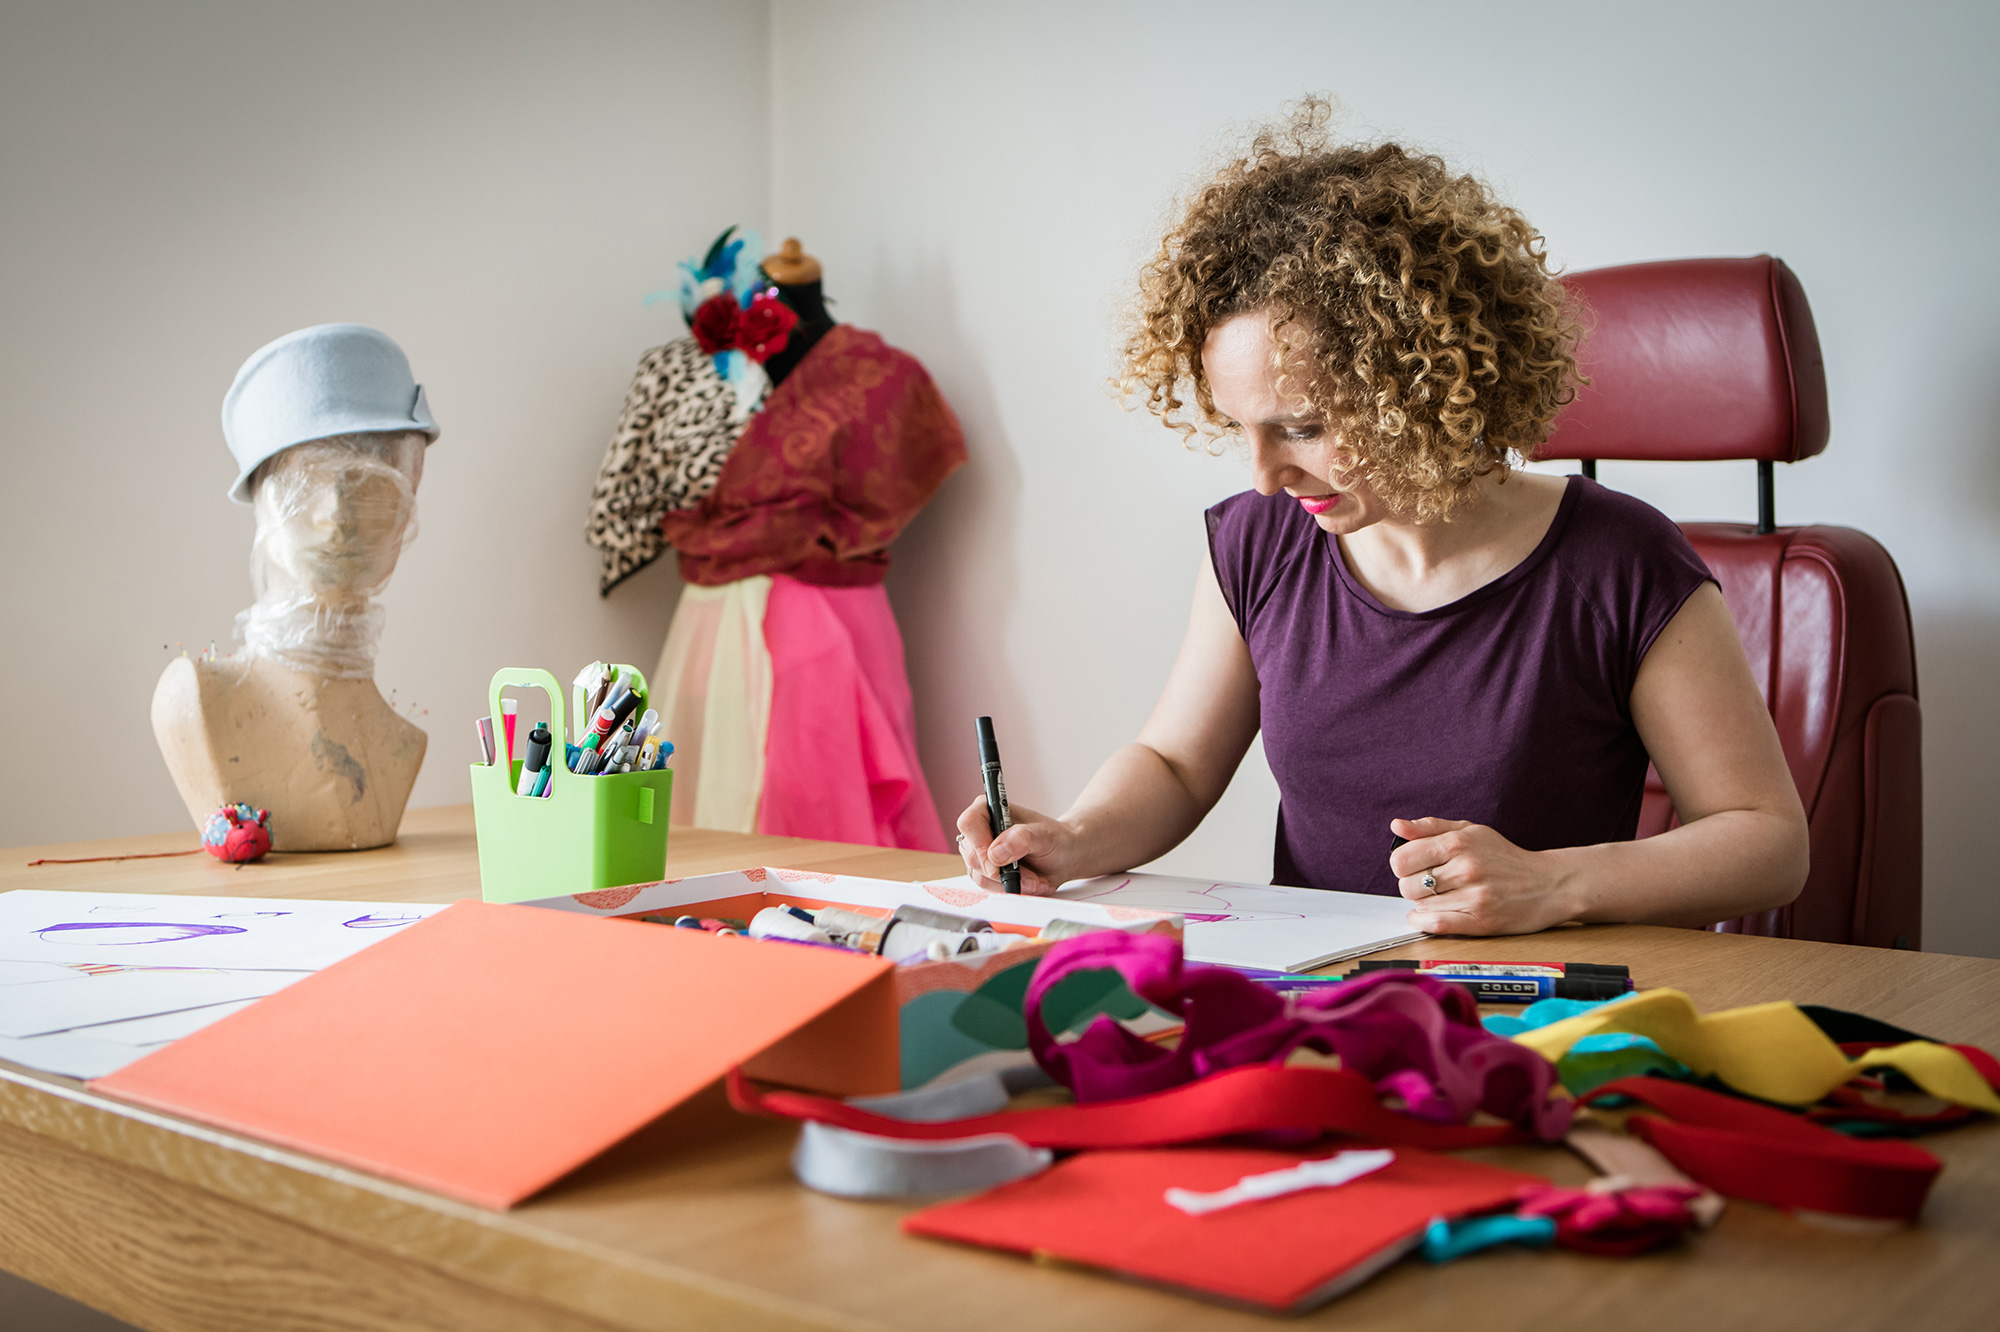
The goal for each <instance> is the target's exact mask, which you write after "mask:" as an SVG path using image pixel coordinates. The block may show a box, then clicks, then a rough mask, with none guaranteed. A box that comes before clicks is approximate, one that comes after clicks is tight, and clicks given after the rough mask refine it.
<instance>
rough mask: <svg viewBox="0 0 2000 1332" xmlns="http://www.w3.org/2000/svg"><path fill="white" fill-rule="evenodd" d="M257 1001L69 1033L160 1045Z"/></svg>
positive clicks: (107, 1024)
mask: <svg viewBox="0 0 2000 1332" xmlns="http://www.w3.org/2000/svg"><path fill="white" fill-rule="evenodd" d="M264 974H265V975H274V974H279V975H281V974H283V973H273V972H266V973H264ZM256 1002H257V1001H256V1000H255V999H238V1000H237V1001H235V1002H234V1003H228V1004H209V1005H207V1006H206V1007H203V1008H189V1009H185V1010H183V1011H181V1012H178V1013H156V1014H154V1015H153V1016H152V1017H142V1018H132V1019H130V1020H128V1021H125V1022H105V1023H100V1024H99V1025H97V1026H95V1027H78V1028H77V1029H76V1030H75V1031H72V1032H70V1033H68V1034H69V1035H71V1036H77V1037H87V1038H89V1039H90V1040H93V1041H116V1042H117V1043H118V1044H120V1045H145V1046H156V1045H163V1044H165V1043H166V1042H168V1041H177V1040H179V1039H180V1038H181V1037H183V1036H192V1035H194V1034H195V1033H196V1032H198V1031H200V1030H201V1029H202V1028H203V1027H206V1026H209V1025H210V1024H212V1023H216V1022H220V1021H222V1019H224V1018H226V1017H228V1016H229V1015H230V1014H231V1013H241V1012H242V1011H243V1010H244V1009H246V1008H248V1007H250V1005H252V1004H254V1003H256Z"/></svg>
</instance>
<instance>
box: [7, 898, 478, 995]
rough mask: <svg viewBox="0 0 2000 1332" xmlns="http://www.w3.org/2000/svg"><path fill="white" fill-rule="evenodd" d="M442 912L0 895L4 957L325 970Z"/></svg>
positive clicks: (378, 905) (290, 901) (410, 906)
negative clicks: (433, 913) (407, 926)
mask: <svg viewBox="0 0 2000 1332" xmlns="http://www.w3.org/2000/svg"><path fill="white" fill-rule="evenodd" d="M442 909H443V908H442V907H440V906H436V905H432V904H429V903H405V902H315V901H307V900H303V899H294V898H274V897H261V898H260V897H175V896H167V895H163V894H157V893H57V892H44V891H41V890H39V889H32V888H22V889H16V890H15V891H13V892H10V893H0V959H6V960H8V961H15V962H57V963H75V962H93V963H107V964H113V965H122V966H147V967H226V968H231V969H235V970H264V971H317V970H319V969H320V968H321V967H326V966H331V965H333V964H334V963H335V962H338V961H340V960H341V959H342V958H344V957H349V956H351V955H353V954H355V953H358V952H360V951H361V950H362V949H364V948H366V947H367V946H368V945H369V944H372V943H374V942H376V941H377V940H380V939H383V938H386V937H387V936H388V935H390V934H392V933H394V932H395V931H396V930H398V929H401V928H402V927H404V926H406V925H411V924H414V923H415V922H417V921H419V920H422V919H423V918H424V917H425V916H428V915H430V914H431V913H432V912H434V911H440V910H442ZM63 983H65V984H66V983H67V982H63Z"/></svg>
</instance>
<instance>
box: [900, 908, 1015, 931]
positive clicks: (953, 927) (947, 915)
mask: <svg viewBox="0 0 2000 1332" xmlns="http://www.w3.org/2000/svg"><path fill="white" fill-rule="evenodd" d="M889 919H890V920H892V921H896V920H908V921H914V922H915V923H917V924H919V925H928V926H930V927H931V928H932V929H934V930H946V931H949V932H950V933H952V934H980V933H985V932H987V931H990V930H991V929H992V928H993V922H991V921H987V920H975V919H974V918H972V917H971V916H955V915H953V914H952V913H951V912H949V911H933V910H931V909H930V908H929V907H920V906H899V907H897V908H896V914H895V915H893V916H891V917H889Z"/></svg>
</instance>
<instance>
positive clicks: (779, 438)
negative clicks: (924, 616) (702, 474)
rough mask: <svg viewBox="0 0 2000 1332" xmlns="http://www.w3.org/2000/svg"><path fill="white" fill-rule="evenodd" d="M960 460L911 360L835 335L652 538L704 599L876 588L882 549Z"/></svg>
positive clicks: (954, 427) (959, 439) (853, 335)
mask: <svg viewBox="0 0 2000 1332" xmlns="http://www.w3.org/2000/svg"><path fill="white" fill-rule="evenodd" d="M964 461H965V435H964V433H963V432H962V431H961V430H960V429H959V425H958V418H957V417H955V416H953V415H952V412H951V408H950V407H949V406H947V405H946V404H945V400H944V398H943V397H942V396H941V395H940V394H939V393H938V391H937V386H936V385H935V384H933V383H932V382H931V377H930V376H929V375H928V374H926V373H925V371H924V368H923V366H921V365H919V364H918V363H917V361H916V358H914V357H912V356H910V355H909V354H907V353H905V352H900V351H897V350H896V349H895V348H894V347H891V346H890V345H889V344H888V343H886V342H884V341H882V339H881V338H879V337H877V336H876V335H875V334H873V333H869V332H867V331H865V330H863V329H858V328H854V327H852V326H851V325H847V324H836V325H835V326H834V327H833V328H832V329H830V330H829V331H828V332H827V333H826V335H825V336H824V337H822V338H821V339H820V340H819V342H818V343H816V344H815V345H814V346H813V349H812V350H811V351H810V352H808V353H807V354H806V357H805V359H804V360H802V361H800V362H799V363H798V365H797V366H796V367H795V368H794V369H793V370H792V373H791V374H789V375H787V376H786V377H785V380H784V382H783V383H781V384H779V385H778V386H777V387H776V388H774V389H772V390H771V393H770V396H769V397H768V398H766V399H765V402H764V407H763V410H762V411H760V412H758V413H757V414H756V415H755V416H753V417H751V418H750V423H749V425H748V426H746V427H745V428H744V431H743V434H742V436H741V437H740V438H739V439H738V440H737V441H736V447H735V448H734V449H732V450H731V451H730V454H729V461H728V462H726V463H725V464H723V468H722V475H721V477H720V478H719V479H718V480H717V481H716V483H715V488H714V489H713V490H711V491H710V492H709V493H708V496H707V497H706V498H705V499H703V500H702V502H701V503H700V505H699V506H697V507H695V508H693V509H682V510H678V511H675V512H670V513H668V514H667V515H666V516H665V517H664V518H663V519H661V522H660V530H661V532H662V533H663V534H664V535H665V536H666V539H667V541H668V542H669V543H670V544H672V546H673V547H674V549H675V550H677V551H679V552H680V568H681V578H682V579H683V580H685V581H687V582H690V583H698V584H701V585H702V586H704V587H717V586H720V585H721V584H724V583H733V582H735V581H736V580H737V579H739V578H753V577H755V576H757V575H758V574H780V573H783V574H790V575H791V576H792V577H794V578H796V579H798V580H799V581H800V582H803V583H816V584H819V585H821V586H824V587H859V586H867V585H870V584H874V583H879V582H881V581H882V579H883V577H884V576H885V575H886V574H887V573H888V570H889V543H890V542H892V541H894V540H895V539H896V536H897V534H898V533H900V532H901V531H902V530H903V527H904V525H905V524H906V523H908V522H909V521H910V519H911V518H913V517H915V516H916V513H917V511H918V510H919V509H921V508H923V506H924V505H925V504H926V503H928V502H929V501H930V498H931V496H932V495H935V494H936V493H937V489H938V487H939V486H941V485H943V484H944V479H945V478H946V477H948V476H950V475H951V474H952V472H953V471H954V470H955V469H956V468H958V466H959V465H960V464H962V463H963V462H964Z"/></svg>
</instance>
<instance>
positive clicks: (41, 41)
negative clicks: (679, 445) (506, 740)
mask: <svg viewBox="0 0 2000 1332" xmlns="http://www.w3.org/2000/svg"><path fill="white" fill-rule="evenodd" d="M768 19H769V15H768V11H767V9H766V7H765V6H764V5H762V4H752V3H746V4H740V5H735V6H716V5H712V4H705V3H700V2H699V0H687V2H686V3H663V2H661V0H629V2H626V3H615V2H606V0H590V2H588V3H577V2H574V0H573V2H572V3H567V4H564V5H560V6H550V5H539V4H529V3H511V4H493V3H464V4H452V3H438V2H437V0H431V2H429V3H423V4H390V3H321V4H298V3H286V4H268V3H262V2H261V0H231V2H229V3H206V4H176V5H159V4H149V3H144V2H143V0H138V2H134V3H128V4H104V3H94V2H92V0H61V2H58V3H46V4H27V3H20V2H19V0H8V2H7V3H6V4H5V5H4V7H0V625H4V633H0V700H4V702H5V707H4V711H5V713H7V714H8V716H7V718H6V720H5V721H4V722H0V733H4V734H5V736H6V747H7V749H8V750H9V752H10V755H11V756H10V758H9V759H8V760H7V761H6V762H4V763H0V845H6V846H13V845H18V844H23V843H35V842H48V841H56V840H62V839H68V838H78V837H86V836H99V835H110V834H122V833H130V832H141V831H156V830H165V829H172V828H177V827H184V826H185V825H186V818H187V816H186V814H185V812H184V811H183V809H182V807H181V804H180V801H179V799H178V797H176V795H175V794H174V789H173V786H172V784H171V782H170V781H169V780H168V777H167V773H166V769H165V766H164V764H163V763H162V762H161V760H160V757H159V754H158V751H157V749H156V748H155V746H154V744H153V740H152V732H151V729H150V726H149V724H148V720H147V716H148V704H149V701H150V699H151V696H152V690H153V683H154V681H155V679H156V678H157V677H158V675H159V673H160V670H161V668H162V667H163V666H164V665H165V664H166V661H167V659H168V656H169V654H170V652H171V650H172V649H171V648H166V647H163V646H162V645H163V644H166V645H171V644H174V643H176V642H180V641H185V642H186V643H187V644H188V646H189V648H190V650H199V648H200V647H203V646H205V645H206V644H207V643H208V641H209V640H210V639H211V638H215V639H219V640H221V642H222V645H223V647H224V648H225V649H226V647H227V646H228V640H229V635H230V632H231V628H232V622H233V617H234V615H235V613H236V611H238V610H239V609H241V608H242V607H244V606H246V605H248V604H249V601H250V593H249V586H248V574H247V569H248V552H249V543H250V536H251V533H252V530H253V524H252V521H251V518H250V513H249V510H247V509H243V508H239V507H237V506H235V505H232V504H230V503H229V502H228V501H227V500H225V499H224V498H223V491H224V489H225V488H226V487H227V486H228V484H229V482H230V481H231V480H232V479H233V477H234V470H233V466H232V464H231V462H230V459H229V456H228V454H227V452H226V451H225V449H224V447H223V442H222V435H221V431H220V428H219V427H218V425H217V412H218V409H219V407H220V405H221V401H222V394H223V391H224V390H225V389H227V388H228V386H229V382H230V379H231V377H232V376H233V375H234V374H235V371H236V367H237V366H238V365H239V364H240V363H241V362H242V360H243V359H244V357H245V356H247V355H248V354H249V353H250V352H251V351H253V350H255V349H256V348H257V347H259V346H261V345H262V344H263V343H265V342H266V341H268V340H270V339H271V338H274V337H276V336H278V335H279V334H282V333H285V332H287V331H289V330H291V329H294V328H298V327H301V326H304V325H307V324H314V323H321V322H326V321H331V320H355V321H358V322H362V323H368V324H374V325H376V326H378V327H380V328H382V329H385V330H387V331H388V332H389V333H390V335H391V336H393V337H395V338H396V339H397V340H398V341H399V342H401V343H402V345H403V348H404V349H405V350H406V351H407V352H408V353H409V356H410V361H411V363H412V365H413V367H414V368H415V370H416V374H417V377H418V378H419V379H420V380H421V381H422V382H423V383H424V384H425V386H426V387H427V389H428V391H429V396H430V402H431V406H432V408H433V410H434V411H435V413H436V415H437V418H438V421H439V423H440V424H441V425H442V426H443V429H444V434H443V437H442V438H441V439H440V440H439V442H438V443H437V444H436V445H435V446H434V447H433V448H432V450H431V453H430V457H429V464H428V467H427V469H426V471H425V474H424V480H423V486H422V489H421V491H420V493H419V496H418V510H419V522H420V535H419V536H418V538H417V540H416V542H415V543H414V544H413V545H412V546H411V547H410V548H409V551H408V552H407V554H406V555H405V556H404V558H403V561H402V566H401V568H400V569H399V570H398V572H397V574H396V578H395V581H394V583H393V584H392V585H391V587H390V589H389V592H388V595H387V597H386V599H385V600H386V605H387V607H388V612H389V618H388V626H387V630H386V633H385V636H384V641H383V647H382V652H381V655H380V658H379V659H378V662H377V680H378V681H379V683H380V685H381V688H382V691H383V693H384V694H385V695H387V694H389V693H391V691H393V692H394V695H395V698H396V701H397V703H398V704H399V705H401V706H404V707H405V708H407V707H408V706H410V705H414V707H415V709H416V712H417V714H418V716H417V721H418V723H419V724H420V725H422V726H424V727H425V728H426V729H427V730H428V731H429V732H430V736H431V748H430V754H429V757H428V760H427V762H426V763H425V766H424V770H423V774H422V776H421V778H420V779H419V781H418V783H417V787H416V790H415V792H414V794H413V797H412V803H413V804H414V805H418V806H422V805H436V804H456V803H460V802H463V801H465V800H467V799H469V798H470V795H469V791H468V789H467V784H466V776H465V772H466V769H465V766H464V765H465V764H467V763H469V762H470V761H471V759H472V757H473V755H474V752H475V749H474V744H473V738H472V730H471V722H472V719H473V718H474V717H476V716H478V715H480V714H482V713H483V712H485V710H486V708H485V705H484V699H485V687H486V681H487V680H488V678H489V677H490V676H491V674H492V672H493V671H494V669H495V668H496V667H498V666H501V665H506V664H523V665H541V666H546V667H548V668H550V669H553V670H556V671H557V672H558V673H559V674H560V675H562V676H564V677H565V678H567V676H568V674H569V673H570V672H572V671H573V670H574V669H575V668H576V667H577V666H579V665H581V664H582V663H583V662H585V661H587V660H589V659H591V658H593V657H597V656H600V655H602V656H608V657H611V658H613V659H620V658H622V659H624V660H630V661H635V662H639V663H641V664H643V665H645V666H650V665H651V664H652V662H653V660H654V658H655V656H656V655H657V654H658V652H659V647H660V641H661V639H662V638H663V637H664V635H665V629H666V620H667V616H668V614H669V613H670V611H671V608H672V600H673V597H674V596H675V595H676V591H677V584H676V582H675V579H674V577H673V574H672V572H671V570H670V568H668V567H666V566H665V565H659V566H655V568H654V569H652V570H649V571H647V572H646V573H644V574H642V575H640V576H639V577H637V578H635V579H634V580H632V581H631V582H630V583H628V584H626V585H625V586H623V587H621V588H619V589H618V591H617V592H616V593H615V594H614V596H613V598H612V599H611V600H610V601H608V602H604V601H600V600H599V599H598V596H597V590H596V582H595V568H596V563H595V560H596V556H595V552H593V551H592V550H590V549H589V548H588V547H587V546H586V545H585V544H584V542H583V538H582V532H583V525H584V518H585V513H586V507H587V503H588V500H589V495H590V485H591V481H592V479H593V477H594V476H595V474H596V468H597V462H598V459H599V457H600V456H601V455H602V453H603V450H604V446H605V442H606V441H607V440H608V439H609V438H610V434H611V427H612V424H613V422H614V421H615V420H616V417H617V414H618V410H619V407H620V406H621V404H622V403H623V401H624V394H625V388H626V385H627V383H628V382H629V380H630V377H631V374H632V368H633V366H634V364H635V363H636V362H637V360H638V357H639V354H640V353H641V352H642V351H643V350H644V349H645V348H647V347H649V346H652V345H655V344H657V343H659V342H662V341H665V340H666V339H668V338H670V337H674V336H677V335H679V333H680V332H681V331H682V329H681V325H680V316H679V313H678V311H677V310H676V309H675V308H674V307H673V306H672V305H671V304H668V305H656V306H653V307H651V308H645V307H642V305H641V300H642V298H643V297H644V296H645V295H646V293H648V292H651V291H654V290H657V289H659V288H661V287H666V286H670V285H671V284H672V279H673V273H674V263H675V261H676V260H678V259H680V258H682V257H683V256H685V255H687V254H690V253H693V252H696V251H698V250H700V249H701V248H702V247H704V246H705V245H706V244H707V243H708V241H709V240H710V239H711V238H712V237H713V235H714V234H715V232H717V231H719V230H720V229H721V228H722V227H723V226H725V225H727V224H729V223H730V222H735V221H743V222H746V223H754V222H756V221H757V220H759V219H760V218H761V217H762V216H763V214H764V213H765V212H766V211H768V193H767V191H768V180H769V171H768V158H769V139H768V128H769V122H768V107H769V103H768V98H767V91H768V77H767V59H768V44H767V24H768ZM70 723H74V724H78V725H81V726H82V727H83V728H84V729H83V730H82V731H80V732H78V734H84V735H89V736H92V737H94V738H95V740H96V741H97V744H96V745H95V746H94V747H92V748H89V749H83V748H78V747H76V746H75V745H74V743H73V742H64V741H61V740H60V736H61V734H62V730H61V726H62V725H64V724H70Z"/></svg>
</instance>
